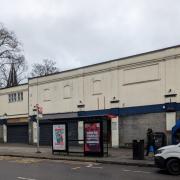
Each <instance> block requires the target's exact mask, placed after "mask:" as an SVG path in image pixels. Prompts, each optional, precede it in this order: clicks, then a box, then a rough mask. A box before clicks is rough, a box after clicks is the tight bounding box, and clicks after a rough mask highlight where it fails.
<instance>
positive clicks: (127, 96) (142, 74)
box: [29, 48, 180, 114]
mask: <svg viewBox="0 0 180 180" xmlns="http://www.w3.org/2000/svg"><path fill="white" fill-rule="evenodd" d="M179 54H180V48H173V49H168V50H163V51H158V52H154V53H149V54H144V55H141V56H134V57H130V58H126V59H123V60H116V61H112V62H107V63H102V64H98V65H94V66H89V67H84V68H80V69H75V70H71V71H66V72H62V73H59V74H56V75H51V76H45V77H41V78H34V79H30V80H29V94H30V96H29V110H30V114H32V109H33V106H34V105H35V104H39V105H40V106H42V107H43V110H44V112H43V113H44V114H48V113H60V112H61V113H63V112H75V111H79V110H80V109H79V108H78V107H77V105H78V104H80V101H81V103H82V104H84V105H85V108H83V109H81V110H97V109H107V108H112V107H130V106H143V105H152V104H161V103H165V102H166V101H169V100H168V99H167V98H165V97H164V95H165V94H167V91H168V90H169V89H172V90H173V92H176V93H177V97H176V98H175V99H173V101H176V102H180V96H179V94H180V82H179V81H180V80H179V78H178V77H179V75H180V73H179V68H180V59H179V57H178V55H179ZM113 97H115V98H116V99H118V100H119V101H120V102H119V103H116V104H112V103H110V101H111V100H112V99H113Z"/></svg>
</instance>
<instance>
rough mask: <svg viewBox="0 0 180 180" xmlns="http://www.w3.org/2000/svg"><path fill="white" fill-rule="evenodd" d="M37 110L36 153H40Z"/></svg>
mask: <svg viewBox="0 0 180 180" xmlns="http://www.w3.org/2000/svg"><path fill="white" fill-rule="evenodd" d="M39 139H40V138H39V110H38V108H37V152H36V153H41V151H40V149H39Z"/></svg>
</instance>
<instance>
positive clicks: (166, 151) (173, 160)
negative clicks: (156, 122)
mask: <svg viewBox="0 0 180 180" xmlns="http://www.w3.org/2000/svg"><path fill="white" fill-rule="evenodd" d="M155 164H156V166H157V167H159V168H161V169H166V170H168V172H169V173H170V174H173V175H179V174H180V143H179V144H177V145H170V146H164V147H162V148H160V149H158V150H157V153H156V155H155Z"/></svg>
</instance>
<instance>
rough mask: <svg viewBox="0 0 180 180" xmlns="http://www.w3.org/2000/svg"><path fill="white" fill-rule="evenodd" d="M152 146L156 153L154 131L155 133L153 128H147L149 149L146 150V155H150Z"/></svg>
mask: <svg viewBox="0 0 180 180" xmlns="http://www.w3.org/2000/svg"><path fill="white" fill-rule="evenodd" d="M150 148H153V153H155V140H154V133H153V130H152V129H150V128H148V130H147V151H146V156H148V155H149V152H150ZM151 152H152V151H151Z"/></svg>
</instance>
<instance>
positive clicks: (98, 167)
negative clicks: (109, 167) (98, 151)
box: [91, 166, 103, 169]
mask: <svg viewBox="0 0 180 180" xmlns="http://www.w3.org/2000/svg"><path fill="white" fill-rule="evenodd" d="M91 168H93V169H102V168H103V167H100V166H97V167H96V166H95V167H91Z"/></svg>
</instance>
